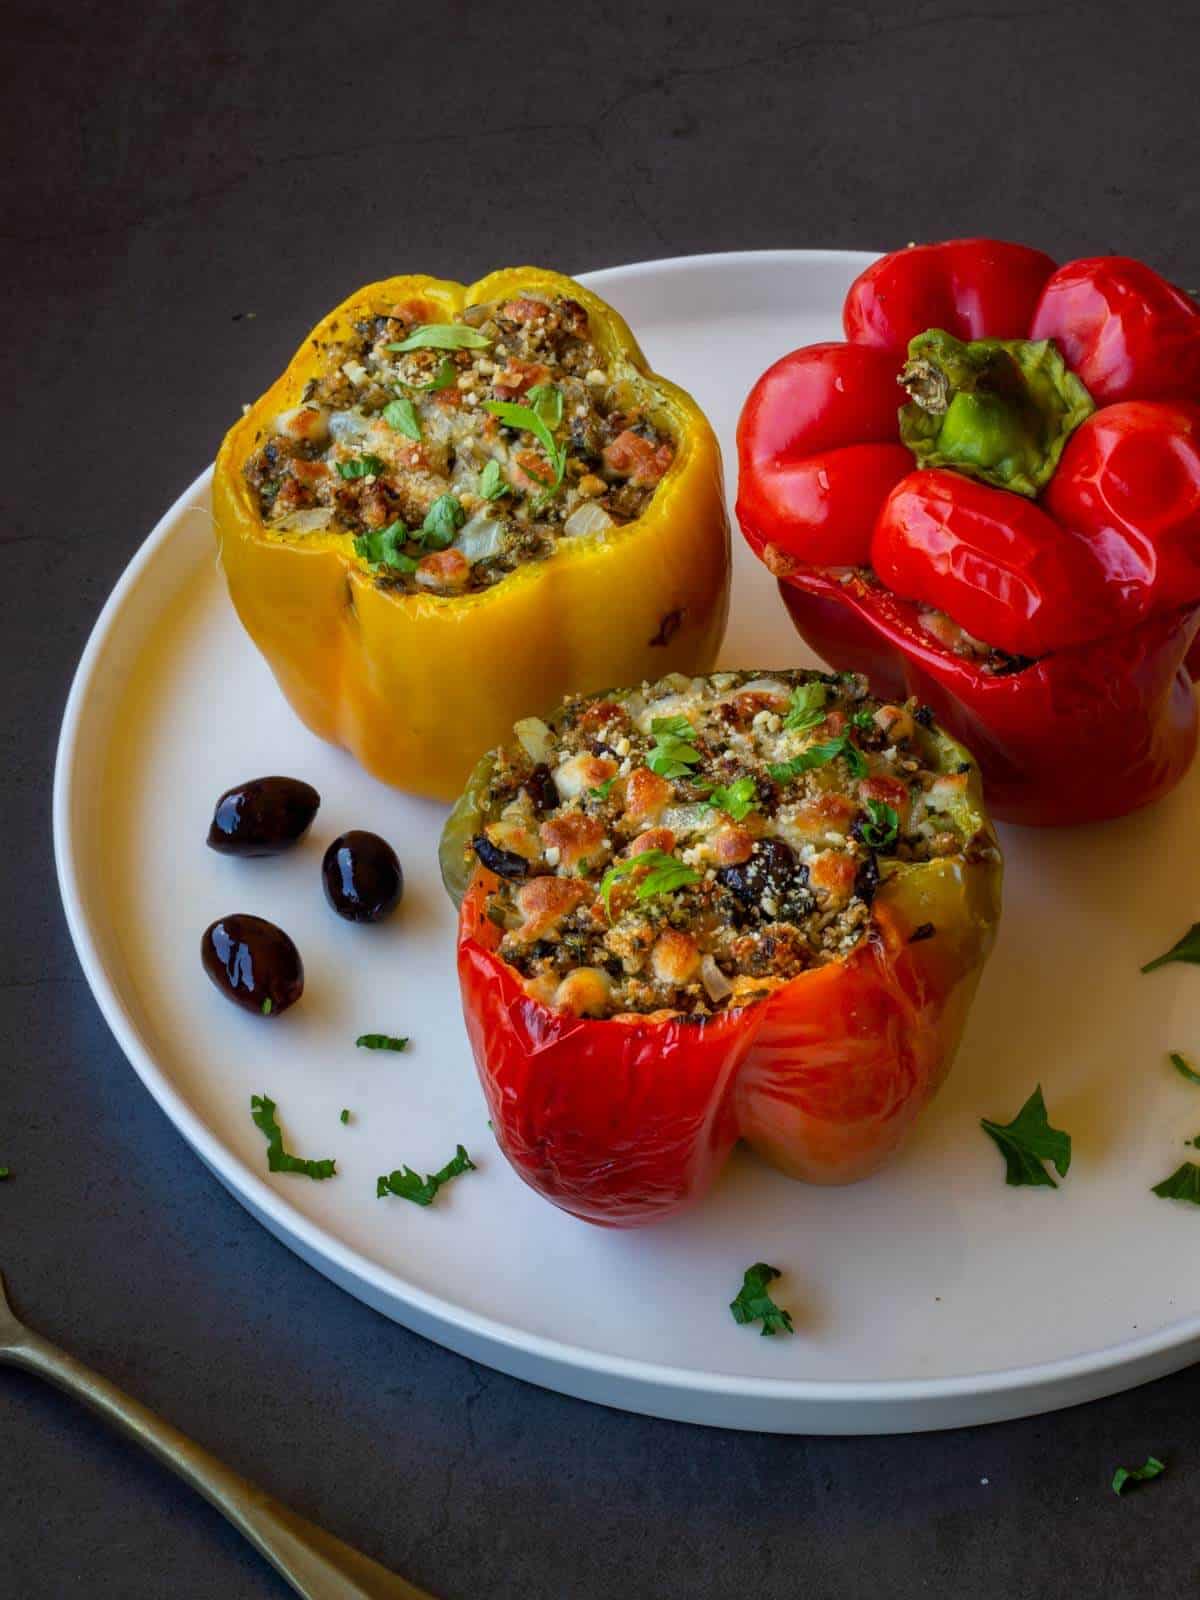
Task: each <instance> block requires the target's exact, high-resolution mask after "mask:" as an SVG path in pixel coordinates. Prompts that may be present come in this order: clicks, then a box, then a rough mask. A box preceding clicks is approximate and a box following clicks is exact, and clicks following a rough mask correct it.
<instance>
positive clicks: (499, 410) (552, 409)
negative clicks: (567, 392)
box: [483, 383, 567, 498]
mask: <svg viewBox="0 0 1200 1600" xmlns="http://www.w3.org/2000/svg"><path fill="white" fill-rule="evenodd" d="M548 394H551V395H554V396H555V397H556V398H555V399H554V400H551V399H549V398H548V397H547V396H548ZM527 398H529V399H533V400H534V405H532V406H518V405H514V404H513V403H512V401H510V400H485V401H484V402H483V409H484V410H485V411H490V412H491V414H492V416H494V417H499V419H500V421H501V422H503V423H504V424H505V425H506V426H507V427H510V428H519V429H520V430H521V432H522V433H531V434H532V435H533V437H534V438H535V439H536V440H537V442H538V443H539V444H540V445H541V447H542V449H543V450H544V451H545V452H546V458H547V460H548V461H549V462H550V467H551V470H552V471H553V473H554V482H553V483H547V484H546V485H545V486H544V488H545V491H546V495H545V497H546V498H548V497H549V496H550V495H552V494H554V493H555V492H556V491H557V490H558V488H559V486H560V485H561V483H562V481H563V474H564V473H565V472H566V470H567V452H566V449H565V447H564V446H562V445H560V444H559V443H558V441H557V440H556V439H555V437H554V434H553V433H552V432H551V431H550V430H551V428H552V427H557V426H558V423H559V422H560V421H561V419H562V393H561V391H560V390H558V389H556V388H555V387H554V385H553V384H549V383H539V384H537V385H535V386H534V388H532V389H531V390H530V391H529V395H528V396H527ZM551 419H553V420H551ZM526 476H527V477H532V476H533V474H532V473H526Z"/></svg>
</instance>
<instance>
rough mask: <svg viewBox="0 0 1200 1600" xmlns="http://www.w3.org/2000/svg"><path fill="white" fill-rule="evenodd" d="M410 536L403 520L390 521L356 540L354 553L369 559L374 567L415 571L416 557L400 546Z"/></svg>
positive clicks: (397, 570)
mask: <svg viewBox="0 0 1200 1600" xmlns="http://www.w3.org/2000/svg"><path fill="white" fill-rule="evenodd" d="M408 538H409V532H408V529H407V528H406V527H405V526H404V524H403V523H402V522H389V523H388V525H387V527H386V528H376V529H374V530H373V531H372V532H371V533H363V534H359V535H357V536H356V538H355V540H354V553H355V555H356V556H361V557H362V559H363V560H364V561H369V562H370V564H371V565H372V566H373V567H391V569H392V570H393V572H415V571H416V570H417V561H416V558H415V557H413V556H410V555H406V554H405V552H404V551H403V550H402V549H401V548H400V546H401V545H402V544H405V543H406V542H407V540H408Z"/></svg>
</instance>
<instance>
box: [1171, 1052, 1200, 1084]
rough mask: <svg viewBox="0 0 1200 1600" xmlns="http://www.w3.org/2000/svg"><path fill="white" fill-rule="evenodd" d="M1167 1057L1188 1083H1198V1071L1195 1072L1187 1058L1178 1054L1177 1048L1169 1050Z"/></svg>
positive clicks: (1199, 1079)
mask: <svg viewBox="0 0 1200 1600" xmlns="http://www.w3.org/2000/svg"><path fill="white" fill-rule="evenodd" d="M1167 1059H1168V1061H1170V1063H1171V1065H1172V1066H1173V1067H1174V1068H1175V1071H1176V1072H1177V1073H1179V1075H1180V1077H1181V1078H1186V1079H1187V1080H1188V1082H1189V1083H1200V1072H1197V1071H1196V1069H1195V1067H1193V1066H1192V1064H1191V1063H1190V1062H1189V1061H1188V1058H1187V1057H1186V1056H1183V1055H1180V1053H1179V1051H1178V1050H1172V1051H1170V1053H1169V1054H1168V1056H1167Z"/></svg>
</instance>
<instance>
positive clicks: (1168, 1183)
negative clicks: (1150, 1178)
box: [1150, 1140, 1200, 1206]
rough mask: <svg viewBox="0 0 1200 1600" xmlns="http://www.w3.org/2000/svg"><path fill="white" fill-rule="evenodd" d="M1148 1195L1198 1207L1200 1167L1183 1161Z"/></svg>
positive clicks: (1199, 1204)
mask: <svg viewBox="0 0 1200 1600" xmlns="http://www.w3.org/2000/svg"><path fill="white" fill-rule="evenodd" d="M1184 1142H1185V1143H1186V1142H1187V1141H1186V1140H1185V1141H1184ZM1150 1193H1151V1194H1156V1195H1157V1196H1158V1197H1159V1199H1160V1200H1190V1201H1191V1203H1192V1205H1194V1206H1200V1167H1198V1166H1197V1165H1196V1163H1195V1162H1194V1161H1185V1162H1184V1163H1183V1165H1182V1166H1180V1167H1176V1169H1175V1171H1174V1172H1173V1173H1172V1174H1171V1176H1170V1177H1169V1178H1164V1179H1163V1181H1162V1182H1161V1183H1156V1184H1155V1185H1154V1187H1153V1188H1152V1189H1151V1191H1150Z"/></svg>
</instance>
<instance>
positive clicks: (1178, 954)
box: [1142, 922, 1200, 972]
mask: <svg viewBox="0 0 1200 1600" xmlns="http://www.w3.org/2000/svg"><path fill="white" fill-rule="evenodd" d="M1168 961H1188V962H1191V963H1192V965H1193V966H1200V922H1193V923H1192V925H1191V927H1190V928H1189V929H1188V931H1187V932H1186V933H1185V934H1184V935H1183V937H1182V938H1181V939H1178V940H1176V942H1175V943H1174V944H1173V945H1172V946H1171V948H1170V949H1169V950H1168V951H1166V952H1165V953H1164V954H1163V955H1161V956H1155V958H1154V960H1153V961H1147V963H1146V965H1145V966H1144V967H1143V968H1142V971H1143V972H1153V971H1154V970H1155V969H1156V968H1157V967H1165V966H1166V965H1167V963H1168Z"/></svg>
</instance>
